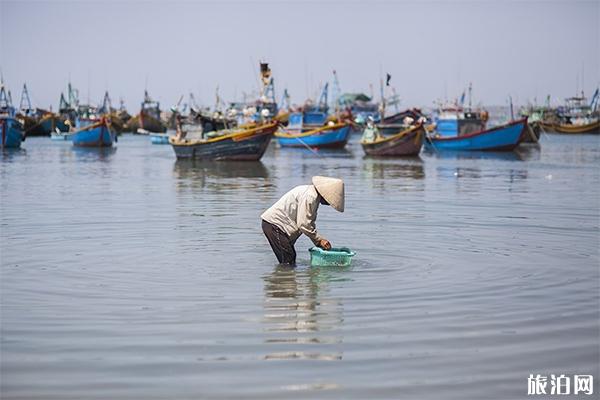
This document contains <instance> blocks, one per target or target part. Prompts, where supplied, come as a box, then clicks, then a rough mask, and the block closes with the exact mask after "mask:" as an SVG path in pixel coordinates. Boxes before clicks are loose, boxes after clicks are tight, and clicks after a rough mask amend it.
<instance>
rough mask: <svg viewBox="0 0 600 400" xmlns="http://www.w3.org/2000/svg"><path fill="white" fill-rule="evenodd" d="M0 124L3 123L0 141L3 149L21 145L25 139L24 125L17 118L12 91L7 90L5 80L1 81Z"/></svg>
mask: <svg viewBox="0 0 600 400" xmlns="http://www.w3.org/2000/svg"><path fill="white" fill-rule="evenodd" d="M0 124H1V125H2V138H1V139H2V140H1V142H0V145H1V148H2V150H4V149H9V148H12V149H17V148H19V147H21V142H22V141H23V140H25V135H24V133H23V127H22V125H21V124H20V123H19V121H18V120H17V119H16V113H15V109H14V107H13V105H12V99H11V96H10V92H8V93H7V92H6V90H5V89H4V83H3V82H0Z"/></svg>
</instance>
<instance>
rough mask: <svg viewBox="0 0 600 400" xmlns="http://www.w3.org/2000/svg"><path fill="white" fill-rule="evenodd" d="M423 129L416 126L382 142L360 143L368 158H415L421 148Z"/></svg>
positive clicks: (421, 126)
mask: <svg viewBox="0 0 600 400" xmlns="http://www.w3.org/2000/svg"><path fill="white" fill-rule="evenodd" d="M424 138H425V128H424V127H423V125H418V126H415V127H412V128H409V129H406V130H404V131H402V132H399V133H397V134H395V135H392V136H390V137H386V138H385V139H384V140H381V141H378V142H374V143H363V142H361V145H362V148H363V150H364V151H365V153H366V154H367V155H369V156H374V157H400V156H416V155H418V154H419V152H420V151H421V148H422V147H423V139H424Z"/></svg>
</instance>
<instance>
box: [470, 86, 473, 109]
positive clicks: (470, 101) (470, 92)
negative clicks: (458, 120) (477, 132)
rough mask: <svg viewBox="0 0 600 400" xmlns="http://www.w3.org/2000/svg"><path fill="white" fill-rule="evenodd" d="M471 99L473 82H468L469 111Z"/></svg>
mask: <svg viewBox="0 0 600 400" xmlns="http://www.w3.org/2000/svg"><path fill="white" fill-rule="evenodd" d="M472 101H473V83H472V82H469V111H471V107H472Z"/></svg>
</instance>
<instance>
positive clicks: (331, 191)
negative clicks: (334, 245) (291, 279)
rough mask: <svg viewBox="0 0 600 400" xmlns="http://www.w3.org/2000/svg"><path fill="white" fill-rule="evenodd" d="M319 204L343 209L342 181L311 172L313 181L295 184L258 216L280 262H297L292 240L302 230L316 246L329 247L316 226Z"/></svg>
mask: <svg viewBox="0 0 600 400" xmlns="http://www.w3.org/2000/svg"><path fill="white" fill-rule="evenodd" d="M319 204H323V205H330V206H332V207H333V208H334V209H336V210H337V211H339V212H344V181H343V180H341V179H337V178H328V177H325V176H313V178H312V185H301V186H296V187H295V188H293V189H292V190H290V191H289V192H287V193H286V194H284V195H283V196H282V197H281V198H280V199H279V200H278V201H277V202H276V203H275V204H273V205H272V206H271V207H270V208H269V209H268V210H267V211H265V212H264V213H263V214H262V215H261V216H260V217H261V218H262V229H263V232H264V234H265V236H266V237H267V240H268V241H269V244H270V245H271V248H272V249H273V253H275V256H276V257H277V260H279V263H280V264H290V265H294V264H295V263H296V250H295V249H294V243H296V240H297V239H298V237H300V235H301V234H303V233H304V234H305V235H306V236H308V238H309V239H310V240H312V242H313V243H314V244H315V246H318V247H321V248H322V249H325V250H329V249H331V243H329V241H328V240H327V239H325V238H324V237H322V236H321V235H319V233H318V232H317V228H316V227H315V221H316V219H317V210H318V209H319Z"/></svg>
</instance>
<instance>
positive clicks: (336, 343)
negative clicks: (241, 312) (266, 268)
mask: <svg viewBox="0 0 600 400" xmlns="http://www.w3.org/2000/svg"><path fill="white" fill-rule="evenodd" d="M339 273H342V272H341V271H338V270H336V269H330V268H327V269H325V268H307V269H296V268H289V267H285V266H278V267H276V268H275V270H274V271H273V272H272V273H270V274H268V275H266V276H264V277H263V279H264V281H265V286H264V291H265V302H264V312H265V315H264V320H263V322H264V324H265V332H266V333H267V335H266V336H267V338H266V339H265V343H267V344H269V345H272V346H271V347H272V351H271V352H270V353H268V354H267V355H265V356H264V359H265V360H289V359H304V360H306V359H310V360H324V361H336V360H341V359H342V356H343V351H342V349H341V345H342V342H343V336H342V334H341V328H342V324H343V321H344V318H343V303H342V301H341V300H340V299H337V298H335V297H333V296H331V294H330V288H329V283H330V282H333V281H339V280H344V278H343V277H341V276H339V275H338V276H336V274H339Z"/></svg>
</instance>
